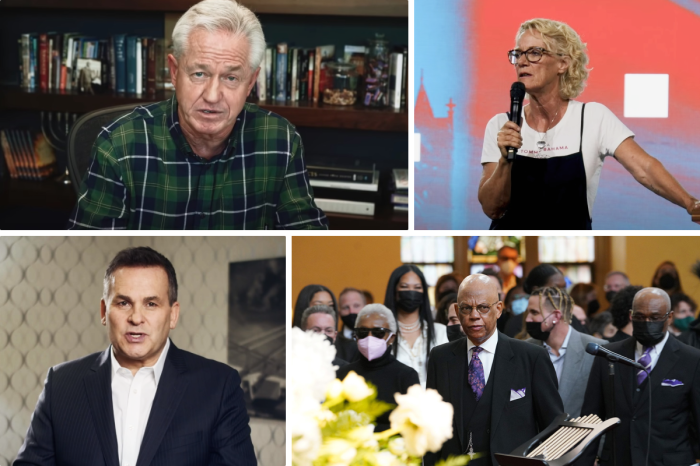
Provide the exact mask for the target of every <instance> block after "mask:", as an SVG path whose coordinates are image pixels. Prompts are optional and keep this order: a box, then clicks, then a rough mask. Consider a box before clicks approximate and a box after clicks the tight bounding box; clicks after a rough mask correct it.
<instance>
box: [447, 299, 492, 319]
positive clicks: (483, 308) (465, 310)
mask: <svg viewBox="0 0 700 466" xmlns="http://www.w3.org/2000/svg"><path fill="white" fill-rule="evenodd" d="M500 302H501V301H500V300H499V301H496V302H495V303H493V304H477V305H476V306H467V305H464V304H462V305H459V306H457V309H458V310H459V313H460V314H461V315H463V316H470V315H472V312H473V311H474V309H476V310H477V311H478V312H479V314H481V315H482V316H483V315H486V314H488V313H489V311H490V310H491V308H492V307H493V306H494V305H495V304H498V303H500Z"/></svg>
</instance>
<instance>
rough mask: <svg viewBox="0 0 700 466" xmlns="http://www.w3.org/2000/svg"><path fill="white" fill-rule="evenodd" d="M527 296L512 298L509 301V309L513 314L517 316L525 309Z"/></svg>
mask: <svg viewBox="0 0 700 466" xmlns="http://www.w3.org/2000/svg"><path fill="white" fill-rule="evenodd" d="M527 301H528V299H527V298H518V299H514V300H513V301H511V303H510V310H511V311H512V312H513V315H514V316H519V315H520V314H522V313H523V312H525V311H526V310H527Z"/></svg>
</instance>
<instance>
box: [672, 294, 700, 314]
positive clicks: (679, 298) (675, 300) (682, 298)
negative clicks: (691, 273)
mask: <svg viewBox="0 0 700 466" xmlns="http://www.w3.org/2000/svg"><path fill="white" fill-rule="evenodd" d="M680 303H688V305H689V306H690V309H691V310H692V311H693V312H695V311H696V310H697V309H698V305H697V304H696V303H695V301H693V298H691V297H690V296H688V295H687V294H685V293H673V294H672V295H671V309H675V308H676V306H678V305H679V304H680Z"/></svg>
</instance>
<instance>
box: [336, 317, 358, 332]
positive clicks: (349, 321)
mask: <svg viewBox="0 0 700 466" xmlns="http://www.w3.org/2000/svg"><path fill="white" fill-rule="evenodd" d="M340 320H342V321H343V325H345V326H346V327H347V328H349V329H350V330H353V329H354V328H355V321H356V320H357V314H348V315H346V316H340Z"/></svg>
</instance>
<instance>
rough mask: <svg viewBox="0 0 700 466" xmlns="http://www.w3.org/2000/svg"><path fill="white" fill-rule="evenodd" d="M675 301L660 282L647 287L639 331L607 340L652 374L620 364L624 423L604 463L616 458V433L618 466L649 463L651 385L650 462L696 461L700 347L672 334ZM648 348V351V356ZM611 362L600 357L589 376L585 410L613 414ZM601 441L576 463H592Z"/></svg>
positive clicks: (639, 303)
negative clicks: (622, 337)
mask: <svg viewBox="0 0 700 466" xmlns="http://www.w3.org/2000/svg"><path fill="white" fill-rule="evenodd" d="M672 319H673V311H672V310H671V301H670V299H669V297H668V294H666V292H665V291H663V290H661V289H659V288H644V289H643V290H641V291H639V292H638V293H637V294H636V295H635V298H634V302H633V304H632V325H633V337H632V338H628V339H626V340H624V341H621V342H617V343H610V344H607V345H605V347H606V348H608V349H609V350H610V351H613V352H615V353H619V354H621V355H622V356H625V357H626V358H629V359H633V360H635V361H637V362H639V363H641V364H642V365H644V366H647V367H649V369H650V370H651V374H650V375H648V376H647V375H646V374H645V373H644V372H643V371H642V372H641V373H640V371H638V370H637V369H635V368H632V367H629V366H623V365H621V364H616V367H615V406H614V415H615V417H618V418H620V421H621V423H620V425H619V426H618V427H617V428H616V429H614V430H613V431H611V433H609V434H608V435H606V442H605V446H604V447H603V451H602V453H601V455H600V461H599V464H601V465H606V464H614V463H613V461H612V445H611V442H610V440H611V436H612V435H613V434H614V435H615V440H616V444H615V450H616V453H615V454H616V459H617V465H618V466H632V465H634V466H638V465H639V466H643V465H644V464H645V461H646V455H647V439H648V433H649V431H648V428H649V390H651V398H652V400H651V402H652V403H651V404H652V410H653V411H652V418H651V449H650V451H649V463H648V464H649V466H657V465H658V466H662V465H666V466H668V465H674V466H675V465H682V466H688V465H691V464H695V462H696V459H697V457H696V456H695V453H694V452H693V446H697V444H698V439H697V437H696V433H697V432H698V430H699V429H700V351H698V350H696V349H695V348H692V347H690V346H687V345H685V344H683V343H681V342H679V341H678V340H677V339H676V338H671V337H670V334H669V333H668V325H669V323H670V322H671V321H672ZM647 350H648V356H645V354H646V353H647ZM609 396H610V386H609V382H608V362H607V361H605V360H603V359H602V358H596V359H595V362H594V363H593V367H592V368H591V374H590V377H589V379H588V387H587V388H586V396H585V398H584V401H583V408H582V409H581V414H582V415H587V414H597V415H598V416H599V417H600V418H601V419H606V418H607V410H608V408H610V406H609V405H608V400H609V398H608V397H609ZM597 447H598V445H593V446H591V447H589V448H588V449H587V450H586V451H585V452H584V454H583V455H582V457H581V458H580V459H579V461H577V462H576V465H585V466H591V465H592V464H593V462H594V459H595V456H596V452H597V451H598V448H597Z"/></svg>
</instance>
